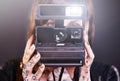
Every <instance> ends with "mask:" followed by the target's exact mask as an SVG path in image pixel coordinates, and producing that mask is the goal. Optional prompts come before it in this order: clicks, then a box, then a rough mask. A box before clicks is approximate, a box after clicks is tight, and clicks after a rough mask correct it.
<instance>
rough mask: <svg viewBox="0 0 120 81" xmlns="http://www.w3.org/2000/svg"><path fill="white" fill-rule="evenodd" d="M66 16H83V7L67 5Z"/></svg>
mask: <svg viewBox="0 0 120 81" xmlns="http://www.w3.org/2000/svg"><path fill="white" fill-rule="evenodd" d="M65 12H66V16H82V13H83V9H82V7H66V11H65Z"/></svg>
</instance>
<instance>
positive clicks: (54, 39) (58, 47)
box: [35, 4, 86, 66]
mask: <svg viewBox="0 0 120 81" xmlns="http://www.w3.org/2000/svg"><path fill="white" fill-rule="evenodd" d="M69 7H71V5H63V4H59V5H58V4H57V5H56V4H42V5H39V6H38V8H37V14H36V16H35V17H36V20H37V23H36V27H35V46H36V51H37V52H39V53H40V54H41V59H40V61H39V63H40V64H41V63H44V64H45V65H46V66H82V65H83V64H84V60H85V47H84V39H83V31H84V20H85V18H86V12H85V11H86V10H85V6H84V5H82V6H81V5H80V6H78V5H77V7H81V8H83V10H84V11H83V12H84V13H83V14H82V15H81V12H80V13H78V15H77V16H75V15H74V14H73V15H72V16H70V14H69V13H68V12H66V11H69ZM72 7H73V6H72ZM57 8H59V11H58V9H57ZM46 10H50V11H46ZM51 10H52V11H51ZM66 14H67V15H66ZM49 19H54V20H56V21H58V22H55V25H54V26H50V27H46V26H44V25H43V26H42V25H39V24H38V22H40V21H39V20H49ZM65 19H67V20H68V19H69V20H78V19H81V20H82V21H80V23H82V24H81V25H77V26H74V25H72V26H69V25H68V26H67V25H65ZM59 21H62V23H61V22H60V23H59Z"/></svg>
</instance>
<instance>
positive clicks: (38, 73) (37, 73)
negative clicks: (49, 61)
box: [35, 64, 45, 79]
mask: <svg viewBox="0 0 120 81" xmlns="http://www.w3.org/2000/svg"><path fill="white" fill-rule="evenodd" d="M44 70H45V65H44V64H42V65H41V66H40V67H39V69H38V71H37V72H36V73H35V76H36V78H37V79H40V77H41V76H42V74H43V71H44Z"/></svg>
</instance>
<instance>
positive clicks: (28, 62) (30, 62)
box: [22, 36, 45, 81]
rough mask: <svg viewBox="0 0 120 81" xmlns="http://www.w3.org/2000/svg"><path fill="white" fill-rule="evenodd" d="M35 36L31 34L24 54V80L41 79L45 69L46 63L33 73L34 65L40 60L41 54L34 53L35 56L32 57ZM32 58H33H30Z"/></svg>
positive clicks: (34, 80) (33, 80) (35, 80)
mask: <svg viewBox="0 0 120 81" xmlns="http://www.w3.org/2000/svg"><path fill="white" fill-rule="evenodd" d="M33 39H34V37H33V36H31V37H30V38H29V39H28V41H27V44H26V47H25V51H24V56H23V59H22V61H23V70H22V76H23V79H24V81H39V79H40V78H41V76H42V74H43V71H44V69H45V66H44V64H42V65H41V66H39V68H38V70H37V71H36V73H34V74H33V67H34V66H35V65H36V63H37V62H38V61H39V60H40V54H39V53H37V54H34V56H33V57H32V58H31V56H32V54H33V52H34V50H35V46H34V44H32V42H33ZM30 58H31V59H30Z"/></svg>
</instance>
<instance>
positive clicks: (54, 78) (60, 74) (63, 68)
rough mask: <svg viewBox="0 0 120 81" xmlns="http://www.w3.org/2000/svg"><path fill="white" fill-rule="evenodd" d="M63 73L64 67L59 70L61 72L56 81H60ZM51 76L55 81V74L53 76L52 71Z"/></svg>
mask: <svg viewBox="0 0 120 81" xmlns="http://www.w3.org/2000/svg"><path fill="white" fill-rule="evenodd" d="M63 72H64V67H62V69H61V72H60V75H59V79H58V81H61V79H62V75H63ZM52 74H53V81H56V80H55V74H54V71H52Z"/></svg>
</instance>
